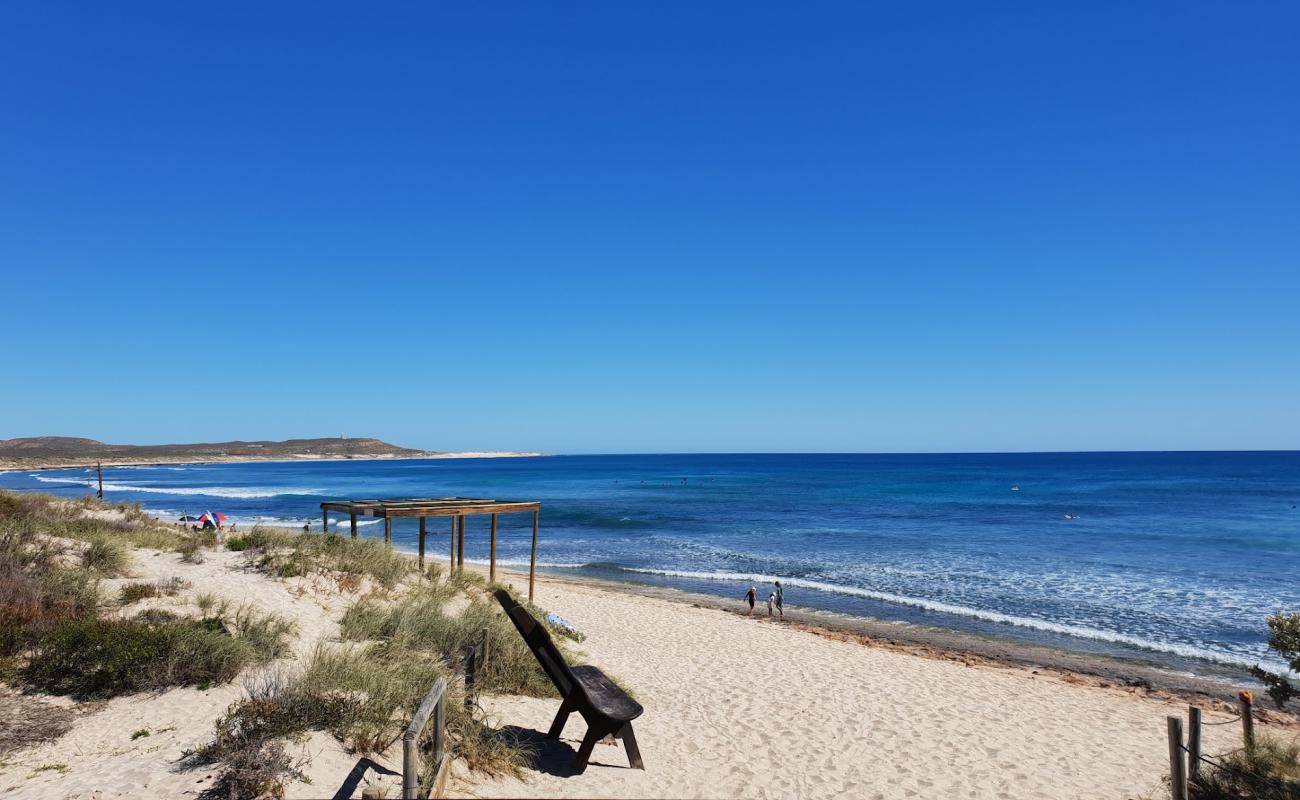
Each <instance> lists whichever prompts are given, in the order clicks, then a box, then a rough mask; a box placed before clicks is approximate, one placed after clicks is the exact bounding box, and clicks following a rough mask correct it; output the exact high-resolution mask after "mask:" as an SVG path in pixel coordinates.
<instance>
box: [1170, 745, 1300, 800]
mask: <svg viewBox="0 0 1300 800" xmlns="http://www.w3.org/2000/svg"><path fill="white" fill-rule="evenodd" d="M1188 788H1189V792H1188V795H1189V796H1190V797H1191V798H1194V800H1296V798H1300V746H1297V745H1296V744H1295V743H1283V742H1280V741H1278V740H1276V739H1273V738H1270V737H1267V736H1262V735H1258V734H1257V735H1256V738H1255V746H1254V747H1251V748H1248V749H1245V750H1241V751H1237V752H1234V753H1231V754H1229V755H1227V756H1224V757H1223V758H1221V759H1219V760H1218V763H1217V764H1215V765H1213V766H1211V765H1209V764H1203V765H1202V766H1201V770H1200V773H1199V774H1198V775H1196V776H1194V777H1193V778H1192V779H1191V784H1190V786H1189V787H1188Z"/></svg>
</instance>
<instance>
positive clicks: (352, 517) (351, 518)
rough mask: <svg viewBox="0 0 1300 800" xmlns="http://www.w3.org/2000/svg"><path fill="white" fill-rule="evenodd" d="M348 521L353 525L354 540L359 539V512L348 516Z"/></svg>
mask: <svg viewBox="0 0 1300 800" xmlns="http://www.w3.org/2000/svg"><path fill="white" fill-rule="evenodd" d="M348 521H349V522H351V523H352V538H353V539H355V538H357V512H355V511H353V512H352V513H351V514H349V515H348Z"/></svg>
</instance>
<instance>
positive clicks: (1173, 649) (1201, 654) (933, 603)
mask: <svg viewBox="0 0 1300 800" xmlns="http://www.w3.org/2000/svg"><path fill="white" fill-rule="evenodd" d="M621 569H623V570H625V571H627V572H639V573H642V574H646V575H663V576H665V577H672V578H693V579H696V580H711V581H752V582H757V583H771V582H772V581H776V580H779V581H781V583H782V585H784V586H787V587H789V586H795V587H799V588H803V589H813V590H815V591H819V592H828V593H831V594H842V595H849V596H852V597H863V598H867V599H869V600H880V601H883V602H886V603H894V604H897V605H905V606H911V607H913V608H921V609H924V610H926V611H937V612H939V613H942V614H952V615H954V616H961V617H971V618H974V619H982V620H984V621H986V622H996V623H1001V624H1004V625H1015V626H1016V627H1020V628H1032V629H1035V630H1040V631H1045V632H1048V633H1059V634H1065V635H1067V636H1074V637H1078V638H1080V639H1093V640H1095V641H1102V642H1112V643H1114V644H1125V645H1129V646H1131V647H1137V648H1140V649H1143V650H1154V651H1156V652H1161V653H1172V654H1173V655H1178V656H1182V657H1184V658H1199V659H1203V660H1206V661H1214V662H1216V663H1220V664H1230V665H1232V666H1238V667H1240V666H1246V667H1249V666H1253V665H1254V664H1255V663H1256V662H1255V661H1254V660H1245V659H1242V658H1239V657H1234V656H1232V655H1231V654H1227V653H1220V652H1216V651H1214V650H1207V649H1205V648H1202V647H1194V646H1192V645H1185V644H1177V643H1171V642H1156V641H1152V640H1150V639H1143V638H1142V637H1140V636H1132V635H1130V634H1126V633H1118V632H1116V631H1107V630H1101V629H1099V628H1091V627H1087V626H1084V625H1069V624H1065V623H1059V622H1051V621H1049V620H1042V619H1034V618H1033V617H1021V616H1017V615H1015V614H1003V613H1002V612H1000V611H987V610H984V609H981V608H970V607H967V606H959V605H955V604H953V603H944V602H940V601H937V600H926V599H923V598H919V597H908V596H906V595H900V594H893V593H891V592H878V591H875V590H873V589H861V588H858V587H856V586H840V585H837V584H833V583H823V582H821V581H810V580H806V579H803V578H782V577H780V576H779V575H757V574H753V573H748V572H693V571H690V570H673V569H651V568H642V567H621Z"/></svg>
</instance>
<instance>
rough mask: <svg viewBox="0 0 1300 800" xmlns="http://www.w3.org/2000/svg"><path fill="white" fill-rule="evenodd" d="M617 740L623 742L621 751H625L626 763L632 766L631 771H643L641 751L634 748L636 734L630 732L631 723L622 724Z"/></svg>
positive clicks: (643, 763)
mask: <svg viewBox="0 0 1300 800" xmlns="http://www.w3.org/2000/svg"><path fill="white" fill-rule="evenodd" d="M618 738H620V739H622V740H623V749H625V750H627V763H628V764H630V765H632V768H633V769H645V762H644V761H642V760H641V750H640V748H638V747H637V746H636V734H635V733H633V732H632V723H630V722H624V723H623V727H622V728H620V729H619V732H618Z"/></svg>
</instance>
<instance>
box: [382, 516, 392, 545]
mask: <svg viewBox="0 0 1300 800" xmlns="http://www.w3.org/2000/svg"><path fill="white" fill-rule="evenodd" d="M384 544H386V545H388V546H389V547H392V546H393V518H392V517H390V516H388V514H387V513H385V514H384Z"/></svg>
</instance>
